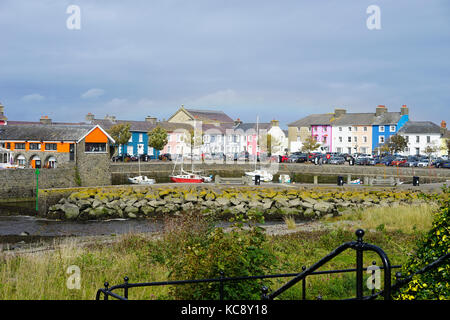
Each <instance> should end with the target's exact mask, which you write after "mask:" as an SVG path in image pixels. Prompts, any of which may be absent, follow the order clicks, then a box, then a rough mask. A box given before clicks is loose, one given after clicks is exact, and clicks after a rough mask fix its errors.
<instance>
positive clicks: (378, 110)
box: [375, 104, 387, 117]
mask: <svg viewBox="0 0 450 320" xmlns="http://www.w3.org/2000/svg"><path fill="white" fill-rule="evenodd" d="M385 112H387V108H386V106H383V105H381V104H380V105H379V106H378V107H377V108H376V111H375V115H376V116H377V117H378V116H380V115H382V114H383V113H385Z"/></svg>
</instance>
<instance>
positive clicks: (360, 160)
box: [355, 157, 370, 166]
mask: <svg viewBox="0 0 450 320" xmlns="http://www.w3.org/2000/svg"><path fill="white" fill-rule="evenodd" d="M369 160H370V159H369V158H368V157H359V158H356V160H355V164H356V165H359V166H367V165H368V164H369Z"/></svg>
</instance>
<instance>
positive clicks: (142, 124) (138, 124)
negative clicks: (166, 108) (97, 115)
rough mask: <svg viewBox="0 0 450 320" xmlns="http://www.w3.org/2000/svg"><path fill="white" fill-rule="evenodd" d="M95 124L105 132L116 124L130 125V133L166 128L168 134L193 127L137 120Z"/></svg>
mask: <svg viewBox="0 0 450 320" xmlns="http://www.w3.org/2000/svg"><path fill="white" fill-rule="evenodd" d="M92 123H93V124H98V125H100V126H101V127H102V128H104V129H105V130H108V129H109V128H111V127H112V126H113V125H116V124H127V123H129V124H130V131H134V132H148V131H150V130H153V129H154V128H156V127H157V126H160V127H162V128H164V129H165V130H166V131H168V132H172V131H175V130H176V129H185V130H191V129H192V126H191V125H190V124H185V123H172V122H167V121H160V122H156V123H152V122H149V121H135V120H111V119H94V120H93V121H92Z"/></svg>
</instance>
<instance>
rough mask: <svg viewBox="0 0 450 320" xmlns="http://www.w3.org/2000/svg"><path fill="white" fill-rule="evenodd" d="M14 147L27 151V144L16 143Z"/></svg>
mask: <svg viewBox="0 0 450 320" xmlns="http://www.w3.org/2000/svg"><path fill="white" fill-rule="evenodd" d="M14 147H15V148H16V149H17V150H25V143H16V144H15V145H14Z"/></svg>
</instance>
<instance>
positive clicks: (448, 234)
mask: <svg viewBox="0 0 450 320" xmlns="http://www.w3.org/2000/svg"><path fill="white" fill-rule="evenodd" d="M449 196H450V188H449V187H447V188H446V190H445V193H444V197H443V198H442V203H441V204H442V205H441V208H440V210H439V211H438V212H437V214H436V215H435V217H434V221H433V226H432V228H431V230H429V232H428V233H427V234H426V236H425V237H424V239H423V240H422V241H421V242H420V243H419V245H418V247H417V249H416V254H415V255H414V256H413V257H411V259H409V261H408V262H407V263H406V264H405V265H404V266H403V269H402V273H403V276H409V275H412V274H414V273H415V272H417V271H419V270H420V269H422V268H423V267H425V266H426V265H428V264H430V263H432V262H433V261H435V260H437V259H438V258H440V257H442V256H444V255H445V254H448V253H449V252H450V224H449V221H450V210H449V208H450V197H449ZM396 297H397V299H407V300H416V299H427V300H430V299H432V300H437V299H439V300H443V299H446V300H448V299H450V261H449V259H447V261H446V262H445V263H444V264H443V265H441V266H440V267H438V268H437V269H435V270H433V271H430V272H427V273H424V274H420V275H415V276H414V277H413V280H412V281H411V282H410V283H409V285H408V286H407V287H406V288H402V289H401V290H400V291H399V292H398V294H397V296H396Z"/></svg>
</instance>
